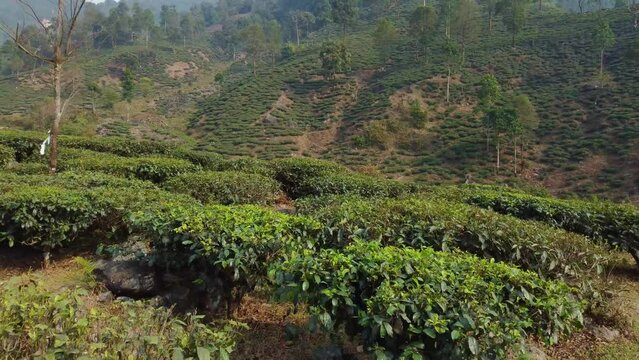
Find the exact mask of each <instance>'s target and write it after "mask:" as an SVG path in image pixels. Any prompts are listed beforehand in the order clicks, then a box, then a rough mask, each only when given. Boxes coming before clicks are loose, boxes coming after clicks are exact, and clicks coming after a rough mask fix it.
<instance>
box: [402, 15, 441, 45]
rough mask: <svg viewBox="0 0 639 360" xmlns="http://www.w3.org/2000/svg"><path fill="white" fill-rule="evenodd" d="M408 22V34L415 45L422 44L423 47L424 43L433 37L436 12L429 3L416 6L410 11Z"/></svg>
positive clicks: (435, 25)
mask: <svg viewBox="0 0 639 360" xmlns="http://www.w3.org/2000/svg"><path fill="white" fill-rule="evenodd" d="M408 24H409V31H410V34H411V36H412V37H413V38H414V39H415V42H416V44H417V47H418V46H419V44H422V45H423V46H424V49H425V48H426V44H428V43H430V40H431V39H432V38H433V34H434V32H435V28H436V27H437V13H436V12H435V9H434V8H433V7H432V6H430V5H424V6H418V7H417V9H415V11H413V12H412V13H411V15H410V18H409V20H408Z"/></svg>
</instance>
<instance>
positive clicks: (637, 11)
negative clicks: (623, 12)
mask: <svg viewBox="0 0 639 360" xmlns="http://www.w3.org/2000/svg"><path fill="white" fill-rule="evenodd" d="M625 1H626V6H627V8H628V12H629V13H630V15H631V16H632V18H633V26H634V28H635V30H639V0H625Z"/></svg>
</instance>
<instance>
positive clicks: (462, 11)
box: [452, 0, 481, 65]
mask: <svg viewBox="0 0 639 360" xmlns="http://www.w3.org/2000/svg"><path fill="white" fill-rule="evenodd" d="M480 19H481V14H480V12H479V5H477V3H476V2H475V0H459V2H458V3H457V9H456V10H455V15H454V16H453V22H452V32H453V34H454V35H455V37H456V38H457V41H458V43H459V45H460V46H461V64H462V65H463V64H464V61H465V60H466V44H467V43H469V42H472V41H475V40H477V39H478V38H479V33H480V32H481V25H480Z"/></svg>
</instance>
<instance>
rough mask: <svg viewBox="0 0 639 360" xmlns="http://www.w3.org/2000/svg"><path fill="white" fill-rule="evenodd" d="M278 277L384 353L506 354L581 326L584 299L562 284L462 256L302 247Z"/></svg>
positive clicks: (317, 310) (330, 322) (290, 291)
mask: <svg viewBox="0 0 639 360" xmlns="http://www.w3.org/2000/svg"><path fill="white" fill-rule="evenodd" d="M270 276H271V278H272V279H273V280H274V282H275V283H276V284H277V285H278V286H279V288H280V291H281V292H280V296H281V297H282V298H284V299H296V300H298V301H303V302H306V303H308V304H309V305H310V306H311V309H312V311H313V313H314V315H315V316H316V319H317V321H319V322H320V323H321V324H322V325H323V326H325V327H326V328H329V329H335V328H337V327H338V326H340V325H345V328H346V330H347V332H348V333H349V334H350V335H357V334H358V335H360V336H361V338H362V339H363V340H364V343H365V345H366V346H367V347H368V348H371V349H374V350H376V353H377V355H378V358H398V357H399V358H405V359H411V358H412V359H422V358H431V357H432V358H452V359H468V358H482V359H494V358H505V357H506V354H507V352H508V350H509V349H511V348H512V347H513V346H515V345H517V344H519V343H520V342H522V341H523V339H524V338H525V336H527V335H537V336H540V337H541V338H542V339H544V340H545V341H546V342H547V343H550V344H553V343H556V342H557V341H558V339H559V338H560V337H561V336H562V335H564V334H570V333H571V332H572V331H574V330H576V329H578V328H580V327H581V326H582V323H583V315H582V312H583V304H582V303H579V302H576V301H575V300H574V298H573V294H572V291H571V289H570V288H569V287H568V286H566V285H565V284H564V283H562V282H561V281H547V280H542V279H540V278H539V277H538V276H537V275H536V274H535V273H532V272H526V271H522V270H518V269H516V268H513V267H511V266H509V265H506V264H503V263H495V262H492V261H488V260H481V259H478V258H476V257H474V256H471V255H467V254H462V253H457V252H455V253H446V252H437V251H434V250H433V249H423V250H413V249H408V248H396V247H382V246H381V245H380V244H377V243H366V242H361V241H356V242H354V243H352V244H351V245H349V246H348V247H346V248H344V249H343V250H341V251H339V250H334V249H324V250H321V251H320V252H319V253H318V252H315V251H302V252H300V254H298V256H293V257H291V258H290V259H289V260H287V261H285V262H283V263H281V264H279V265H278V266H275V267H274V268H272V270H271V271H270Z"/></svg>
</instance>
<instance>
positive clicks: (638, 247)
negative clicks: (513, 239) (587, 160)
mask: <svg viewBox="0 0 639 360" xmlns="http://www.w3.org/2000/svg"><path fill="white" fill-rule="evenodd" d="M465 200H466V201H467V202H468V203H469V204H472V205H476V206H480V207H484V208H488V209H492V210H494V211H497V212H500V213H502V214H508V215H512V216H515V217H518V218H521V219H525V220H537V221H543V222H545V223H548V224H550V225H552V226H554V227H557V228H561V229H565V230H567V231H571V232H575V233H578V234H583V235H585V236H588V237H590V238H592V239H594V240H599V239H603V240H605V241H607V242H608V243H609V244H610V245H612V246H614V247H619V248H621V249H623V250H625V251H628V252H629V253H630V254H631V255H632V256H633V257H634V259H635V260H636V262H637V265H638V266H639V208H637V207H636V206H633V205H623V204H615V203H611V202H605V201H583V200H561V199H556V198H550V197H539V196H533V195H526V194H520V193H511V192H507V191H495V190H488V191H477V192H474V193H472V194H470V195H468V196H467V197H466V199H465Z"/></svg>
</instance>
